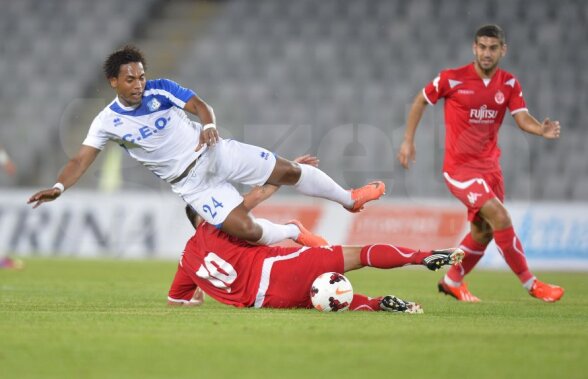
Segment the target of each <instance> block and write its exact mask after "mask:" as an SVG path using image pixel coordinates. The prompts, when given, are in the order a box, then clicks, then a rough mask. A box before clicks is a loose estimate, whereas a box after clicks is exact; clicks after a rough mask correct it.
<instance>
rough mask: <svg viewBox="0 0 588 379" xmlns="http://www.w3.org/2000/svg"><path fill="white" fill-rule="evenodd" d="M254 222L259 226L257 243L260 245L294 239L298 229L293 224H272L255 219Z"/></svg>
mask: <svg viewBox="0 0 588 379" xmlns="http://www.w3.org/2000/svg"><path fill="white" fill-rule="evenodd" d="M255 222H256V223H257V225H259V226H261V230H262V233H261V238H260V239H259V241H257V243H258V244H260V245H272V244H274V243H278V242H281V241H284V240H286V239H296V238H298V235H299V234H300V229H298V227H297V226H296V225H294V224H285V225H283V224H274V223H273V222H271V221H268V220H266V219H264V218H256V219H255Z"/></svg>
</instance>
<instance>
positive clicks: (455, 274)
mask: <svg viewBox="0 0 588 379" xmlns="http://www.w3.org/2000/svg"><path fill="white" fill-rule="evenodd" d="M486 246H488V244H485V245H484V244H481V243H479V242H477V241H476V240H474V239H473V238H472V234H471V233H468V234H467V235H466V236H465V237H464V239H463V241H461V244H460V245H459V248H460V249H462V250H463V251H464V253H465V256H464V257H463V261H462V262H461V264H459V265H454V266H451V267H450V268H449V270H448V271H447V274H446V275H447V277H448V278H449V279H451V280H452V281H454V282H456V283H461V281H462V280H463V277H464V276H466V275H467V274H469V272H470V271H472V269H473V268H474V266H476V264H477V263H478V261H479V260H480V259H482V256H484V250H486Z"/></svg>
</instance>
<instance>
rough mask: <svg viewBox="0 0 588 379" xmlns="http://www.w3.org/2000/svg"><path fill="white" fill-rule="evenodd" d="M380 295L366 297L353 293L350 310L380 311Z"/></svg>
mask: <svg viewBox="0 0 588 379" xmlns="http://www.w3.org/2000/svg"><path fill="white" fill-rule="evenodd" d="M380 300H382V298H381V297H374V298H371V297H367V296H365V295H360V294H355V295H353V300H352V301H351V305H350V306H349V310H350V311H376V312H378V311H381V309H380Z"/></svg>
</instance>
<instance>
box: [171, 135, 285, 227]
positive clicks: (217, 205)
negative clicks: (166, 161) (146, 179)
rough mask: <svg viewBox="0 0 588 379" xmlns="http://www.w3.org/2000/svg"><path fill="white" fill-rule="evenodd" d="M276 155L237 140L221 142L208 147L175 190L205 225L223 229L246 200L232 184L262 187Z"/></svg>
mask: <svg viewBox="0 0 588 379" xmlns="http://www.w3.org/2000/svg"><path fill="white" fill-rule="evenodd" d="M275 165H276V156H275V155H274V154H273V153H271V152H270V151H268V150H267V149H264V148H262V147H258V146H253V145H248V144H245V143H241V142H238V141H235V140H224V139H223V140H220V141H219V142H218V143H217V144H216V145H214V146H213V147H211V148H208V149H207V150H206V151H205V152H204V153H203V154H202V155H201V156H200V158H199V159H198V161H197V162H196V165H194V168H192V170H191V171H190V173H189V174H188V175H187V176H186V177H185V178H184V179H182V180H181V181H179V182H178V183H176V184H173V185H172V190H173V191H174V192H175V193H177V194H179V195H180V196H181V197H182V198H183V199H184V201H185V202H186V203H188V204H190V205H191V206H192V207H193V208H194V209H195V210H196V212H198V214H199V215H200V216H202V217H203V218H204V219H205V220H206V222H208V223H209V224H212V225H216V226H217V227H219V228H220V227H221V225H222V223H223V222H224V221H225V219H226V218H227V216H228V215H229V213H231V211H232V210H233V209H235V208H236V207H237V206H238V205H239V204H241V202H243V197H242V196H241V194H240V193H239V191H237V190H236V189H235V187H233V185H232V184H231V183H230V182H231V181H232V182H236V183H240V184H245V185H249V186H260V185H263V184H265V182H267V180H268V178H269V177H270V175H271V173H272V171H273V170H274V167H275Z"/></svg>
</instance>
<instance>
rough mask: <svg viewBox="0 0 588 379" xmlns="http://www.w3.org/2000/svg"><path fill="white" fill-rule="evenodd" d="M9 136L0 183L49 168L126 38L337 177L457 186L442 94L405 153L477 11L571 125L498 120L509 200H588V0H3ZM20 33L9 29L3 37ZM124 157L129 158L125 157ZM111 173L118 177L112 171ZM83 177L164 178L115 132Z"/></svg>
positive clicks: (237, 124) (270, 142) (156, 186)
mask: <svg viewBox="0 0 588 379" xmlns="http://www.w3.org/2000/svg"><path fill="white" fill-rule="evenodd" d="M1 6H2V12H0V30H1V32H2V34H3V36H5V37H4V38H2V39H1V42H0V51H1V55H0V77H2V82H3V85H2V86H1V87H0V112H1V114H2V117H1V119H0V145H3V146H5V147H6V148H7V150H8V151H9V152H10V153H11V155H12V156H13V158H14V160H15V161H16V163H17V166H18V168H19V172H18V175H17V176H16V178H9V177H7V176H6V175H0V185H1V186H9V187H13V186H14V187H15V186H27V187H31V186H32V187H39V186H46V185H50V184H52V183H53V181H54V179H55V176H56V174H57V172H58V170H59V168H60V167H61V166H62V164H63V163H65V161H66V160H67V158H68V156H71V154H73V153H74V152H75V150H76V149H77V147H78V146H79V144H80V143H81V141H82V140H83V137H84V136H85V134H86V131H87V128H88V126H89V124H90V122H91V120H92V118H93V117H94V115H95V114H96V113H97V112H98V111H100V110H101V109H102V107H104V106H105V105H106V104H107V103H108V102H109V101H111V99H112V98H113V93H112V92H111V90H110V89H109V88H108V86H107V85H106V82H105V80H104V78H103V77H102V75H101V70H100V66H101V63H102V60H103V59H104V57H105V56H106V55H107V54H108V53H109V52H110V51H111V50H113V49H115V48H117V47H119V46H121V45H122V44H124V43H127V42H132V43H134V44H136V45H137V46H139V47H140V48H142V49H143V50H144V51H145V53H146V54H147V59H148V64H149V69H148V76H149V77H150V78H155V77H159V76H166V77H170V78H172V79H174V80H176V81H178V82H180V83H181V84H183V85H185V86H187V87H190V88H193V89H195V90H196V91H197V92H198V94H199V95H201V97H202V98H203V99H205V100H206V101H207V102H208V103H210V104H211V105H212V106H213V107H214V109H215V111H216V115H217V121H218V124H219V126H220V128H221V133H222V134H223V135H224V136H225V137H234V138H237V139H239V140H242V141H246V142H249V143H253V144H258V145H262V146H265V147H268V148H270V149H272V150H274V151H276V152H277V153H278V154H280V155H283V156H285V157H294V156H296V155H299V154H302V153H307V152H308V153H313V154H318V155H319V157H320V158H321V166H322V168H323V169H324V170H325V171H326V172H328V173H329V174H330V175H331V176H333V177H334V178H335V179H336V180H338V181H339V182H340V183H344V184H346V185H350V186H353V185H358V184H360V183H363V182H365V181H368V180H370V179H373V178H382V179H384V180H385V181H386V182H387V183H388V184H392V190H391V191H389V194H388V196H392V197H395V198H403V197H435V198H449V196H450V195H449V193H448V191H447V190H446V188H445V185H444V184H443V182H442V180H441V174H440V168H441V164H442V156H443V133H444V132H443V118H442V106H437V107H435V108H432V107H429V108H428V111H427V113H426V115H425V118H424V120H423V122H422V123H421V125H420V127H419V131H418V133H417V162H418V163H417V165H416V166H415V167H413V169H412V170H411V171H408V172H405V171H404V170H402V169H401V168H400V166H399V164H398V163H397V162H396V158H395V156H396V152H397V149H398V147H399V145H400V143H401V140H402V134H403V131H404V125H405V124H404V123H405V118H406V113H407V110H408V107H409V105H410V103H411V101H412V98H413V97H414V95H415V94H416V93H417V91H419V90H420V89H421V88H422V87H423V86H424V85H425V84H426V83H427V82H428V81H429V80H431V79H432V78H433V77H435V76H436V74H437V73H438V71H439V70H440V69H442V68H445V67H455V66H459V65H462V64H465V63H467V62H468V61H470V60H471V41H472V38H473V37H472V36H473V32H474V31H475V29H476V28H477V27H478V26H479V25H481V24H483V23H490V22H493V23H498V24H500V25H501V26H502V27H503V28H504V29H505V31H506V33H507V42H508V44H509V51H508V54H507V57H506V58H505V59H504V60H503V67H504V68H506V69H507V70H510V71H512V72H513V73H514V74H515V75H516V76H517V77H518V79H519V80H520V82H521V84H522V86H523V88H524V90H525V97H526V99H527V102H528V106H529V109H530V111H531V113H532V114H534V115H536V116H537V117H541V118H542V117H545V116H550V117H552V118H554V119H559V120H560V121H561V123H562V125H563V128H564V129H563V133H562V138H561V140H559V141H557V142H552V141H544V140H542V139H540V138H535V137H532V136H527V135H524V134H523V133H522V132H521V131H519V130H518V128H516V126H515V124H514V121H513V120H512V118H511V117H510V116H508V115H507V116H506V117H505V123H504V125H503V128H502V131H501V139H500V141H501V146H502V149H503V158H502V164H503V168H504V174H505V179H506V186H507V194H508V196H509V198H511V199H527V200H569V199H571V200H582V201H586V200H588V164H587V162H588V148H587V147H586V142H587V141H588V139H587V136H588V134H587V133H588V132H587V131H586V128H585V127H584V125H583V122H584V120H586V118H587V117H586V116H587V110H586V105H587V104H588V92H587V90H586V88H588V72H587V71H586V70H585V69H584V64H583V63H584V62H586V61H588V48H587V46H586V42H585V36H586V35H588V26H587V25H588V3H586V2H584V1H581V0H562V1H558V2H554V1H548V0H541V1H531V0H516V1H509V0H493V1H467V0H448V1H440V0H438V1H433V0H429V1H427V0H414V1H409V0H394V1H387V0H372V1H338V0H321V1H313V0H298V1H285V0H280V1H276V0H257V1H254V0H250V1H244V0H242V1H186V0H182V1H161V0H148V1H142V0H126V1H117V0H101V1H75V0H62V1H57V0H53V1H43V2H37V1H34V0H21V1H14V2H13V1H10V2H9V1H1ZM7 36H10V38H7ZM119 167H120V170H119ZM109 183H110V184H109ZM80 186H84V187H88V188H96V187H99V188H105V189H117V188H122V189H146V190H150V191H157V190H160V189H162V188H166V187H167V185H166V184H165V183H162V182H160V181H159V180H157V179H156V178H154V177H153V175H151V174H150V173H149V172H148V171H147V170H146V169H142V168H138V167H137V164H136V163H134V162H132V161H131V160H129V159H128V158H127V157H125V156H123V154H122V149H120V148H118V147H117V146H114V145H113V146H110V147H109V148H108V149H107V150H106V151H105V152H104V154H101V157H100V160H99V161H98V162H96V163H95V164H94V167H92V169H91V170H90V172H89V173H88V174H87V175H86V177H85V178H84V179H83V180H82V181H81V183H80Z"/></svg>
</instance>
